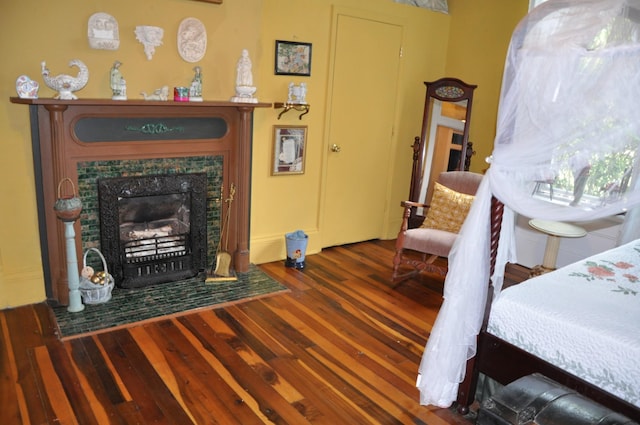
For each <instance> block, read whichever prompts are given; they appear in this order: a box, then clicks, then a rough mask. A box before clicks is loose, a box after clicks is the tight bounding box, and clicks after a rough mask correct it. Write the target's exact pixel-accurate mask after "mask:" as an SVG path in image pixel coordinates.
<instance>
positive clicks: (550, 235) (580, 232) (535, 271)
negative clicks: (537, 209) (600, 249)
mask: <svg viewBox="0 0 640 425" xmlns="http://www.w3.org/2000/svg"><path fill="white" fill-rule="evenodd" d="M529 226H531V227H533V228H534V229H536V230H538V231H540V232H542V233H545V234H546V235H547V246H546V247H545V249H544V257H543V259H542V265H539V266H535V267H534V268H532V269H531V273H530V274H529V276H530V277H533V276H538V275H541V274H543V273H547V272H550V271H553V270H555V269H556V261H557V259H558V250H559V249H560V238H581V237H583V236H585V235H586V234H587V231H586V230H584V229H583V228H582V227H580V226H576V225H575V224H569V223H562V222H559V221H549V220H539V219H537V218H534V219H532V220H529Z"/></svg>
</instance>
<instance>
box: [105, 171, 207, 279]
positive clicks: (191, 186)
mask: <svg viewBox="0 0 640 425" xmlns="http://www.w3.org/2000/svg"><path fill="white" fill-rule="evenodd" d="M98 199H99V211H100V245H101V250H102V253H103V255H104V257H105V260H106V262H107V266H108V267H109V271H110V272H111V274H112V275H113V277H114V280H115V282H116V285H118V286H119V287H121V288H138V287H143V286H147V285H153V284H158V283H167V282H175V281H178V280H183V279H187V278H191V277H194V276H196V275H199V274H201V275H204V273H205V269H206V255H207V232H206V199H207V175H206V173H189V174H162V175H145V176H131V177H115V178H101V179H98Z"/></svg>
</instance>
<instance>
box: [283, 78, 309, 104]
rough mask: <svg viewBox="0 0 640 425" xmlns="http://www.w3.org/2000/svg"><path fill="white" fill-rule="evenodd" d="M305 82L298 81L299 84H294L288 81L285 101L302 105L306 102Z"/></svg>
mask: <svg viewBox="0 0 640 425" xmlns="http://www.w3.org/2000/svg"><path fill="white" fill-rule="evenodd" d="M306 96H307V84H306V83H300V85H298V86H296V85H295V84H293V83H289V97H288V98H287V103H297V104H301V105H304V104H306V103H307V100H306Z"/></svg>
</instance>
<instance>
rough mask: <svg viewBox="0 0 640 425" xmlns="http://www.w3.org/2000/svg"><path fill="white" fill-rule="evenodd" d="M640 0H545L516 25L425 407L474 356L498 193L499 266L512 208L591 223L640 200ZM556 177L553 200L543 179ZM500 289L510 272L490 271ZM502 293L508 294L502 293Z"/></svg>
mask: <svg viewBox="0 0 640 425" xmlns="http://www.w3.org/2000/svg"><path fill="white" fill-rule="evenodd" d="M638 110H640V0H580V1H575V2H567V1H566V0H548V1H547V2H545V3H544V4H542V5H540V6H539V7H537V8H535V9H533V10H532V11H531V12H530V13H529V15H527V16H526V17H525V18H524V19H523V21H522V22H520V24H519V25H518V26H517V28H516V29H515V31H514V33H513V36H512V39H511V44H510V47H509V52H508V55H507V61H506V64H505V72H504V76H503V83H502V92H501V100H500V108H499V111H498V124H497V134H496V139H495V143H494V151H493V154H492V157H491V159H490V163H491V166H490V168H489V170H488V172H487V174H486V176H485V178H484V180H483V183H482V185H481V187H480V190H479V191H478V194H477V196H476V200H475V201H474V204H473V206H472V209H471V212H470V213H469V216H468V218H467V220H466V221H465V224H464V226H463V228H462V230H461V233H460V236H459V238H458V241H457V242H456V244H455V246H454V247H453V250H452V253H451V256H450V258H449V266H450V267H449V273H448V275H447V278H446V280H445V289H444V302H443V305H442V308H441V310H440V313H439V314H438V318H437V320H436V323H435V325H434V328H433V330H432V332H431V336H430V337H429V341H428V343H427V345H426V347H425V352H424V355H423V359H422V363H421V365H420V370H419V376H418V382H417V386H418V388H419V389H420V393H421V400H420V401H421V403H422V404H433V405H437V406H441V407H447V406H449V405H450V404H451V403H452V402H453V401H454V400H455V398H456V393H457V388H458V384H459V382H461V381H462V379H463V378H464V373H465V363H466V360H467V359H469V358H470V357H472V356H474V355H475V350H476V336H477V334H478V332H479V329H480V326H481V323H482V317H483V311H484V305H485V299H484V297H485V295H484V294H485V290H486V285H487V282H488V280H489V270H488V267H489V258H488V257H489V212H490V202H491V197H492V196H495V197H496V198H498V199H499V200H501V201H502V202H503V203H504V204H505V207H506V208H505V216H504V219H503V227H502V235H501V241H500V245H499V258H498V263H497V265H496V270H497V271H503V270H504V264H505V262H506V261H516V258H515V249H514V245H515V244H514V243H513V239H514V236H513V235H514V219H513V217H514V213H520V214H524V215H527V216H529V217H537V218H543V219H549V220H559V221H565V220H566V221H587V220H593V219H596V218H599V217H605V216H611V215H614V214H619V213H621V212H625V211H627V210H628V209H630V208H631V207H633V206H634V205H636V204H639V203H640V191H638V190H635V187H636V180H637V179H636V175H637V174H638V170H639V168H640V167H639V166H638V164H637V162H638V158H639V157H640V153H638V151H639V147H640V119H638V112H637V111H638ZM540 181H551V182H552V184H553V185H554V196H553V199H549V194H548V193H539V190H538V187H539V186H540V185H538V184H537V183H538V182H540ZM492 281H493V283H494V286H495V287H496V294H499V290H500V288H501V285H502V276H501V275H498V276H493V277H492ZM496 296H499V295H496Z"/></svg>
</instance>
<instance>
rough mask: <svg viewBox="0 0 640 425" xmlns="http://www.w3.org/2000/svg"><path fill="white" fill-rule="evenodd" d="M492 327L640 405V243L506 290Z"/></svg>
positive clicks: (493, 315)
mask: <svg viewBox="0 0 640 425" xmlns="http://www.w3.org/2000/svg"><path fill="white" fill-rule="evenodd" d="M488 330H489V332H490V333H491V334H493V335H496V336H498V337H500V338H501V339H504V340H506V341H509V342H511V343H512V344H514V345H516V346H518V347H520V348H523V349H525V350H526V351H528V352H531V353H533V354H535V355H536V356H538V357H540V358H542V359H544V360H547V361H549V362H550V363H553V364H554V365H556V366H559V367H561V368H562V369H565V370H567V371H569V372H571V373H572V374H574V375H576V376H579V377H581V378H583V379H584V380H586V381H588V382H590V383H592V384H595V385H596V386H598V387H600V388H602V389H604V390H606V391H608V392H610V393H612V394H615V395H617V396H618V397H620V398H622V399H624V400H627V401H628V402H630V403H631V404H634V405H636V406H638V407H640V240H636V241H634V242H631V243H628V244H626V245H623V246H621V247H618V248H614V249H612V250H609V251H606V252H604V253H601V254H597V255H594V256H593V257H590V258H588V259H586V260H582V261H579V262H577V263H574V264H572V265H569V266H566V267H564V268H562V269H560V270H556V271H554V272H552V273H548V274H545V275H542V276H538V277H536V278H533V279H530V280H528V281H526V282H523V283H521V284H519V285H516V286H514V287H511V288H508V289H505V290H504V291H503V292H502V293H501V294H500V296H499V297H498V299H497V300H496V301H495V302H494V305H493V307H492V311H491V317H490V320H489V327H488Z"/></svg>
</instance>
